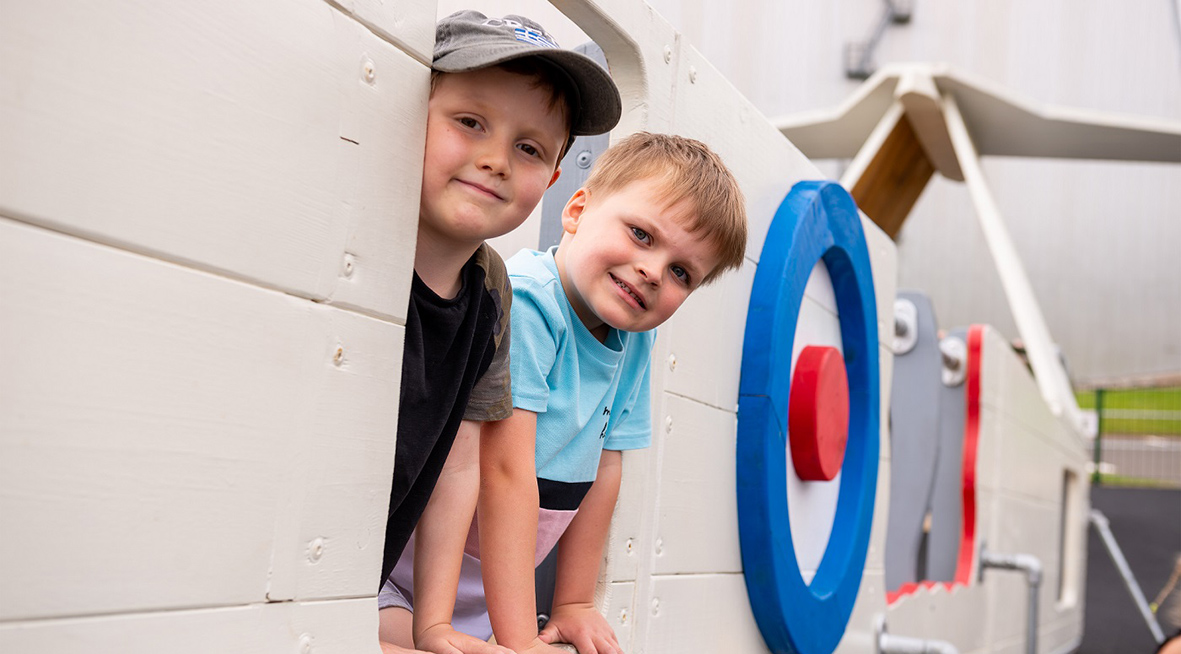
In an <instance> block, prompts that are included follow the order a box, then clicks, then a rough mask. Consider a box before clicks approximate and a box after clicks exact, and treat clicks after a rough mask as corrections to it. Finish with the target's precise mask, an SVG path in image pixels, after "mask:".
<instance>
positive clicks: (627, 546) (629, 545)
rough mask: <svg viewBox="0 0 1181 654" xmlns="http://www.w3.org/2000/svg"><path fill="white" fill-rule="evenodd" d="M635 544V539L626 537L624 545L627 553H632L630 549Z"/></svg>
mask: <svg viewBox="0 0 1181 654" xmlns="http://www.w3.org/2000/svg"><path fill="white" fill-rule="evenodd" d="M635 546H636V541H635V539H634V538H629V539H627V543H625V547H626V548H627V553H628V554H631V553H632V550H633V549H634V548H635Z"/></svg>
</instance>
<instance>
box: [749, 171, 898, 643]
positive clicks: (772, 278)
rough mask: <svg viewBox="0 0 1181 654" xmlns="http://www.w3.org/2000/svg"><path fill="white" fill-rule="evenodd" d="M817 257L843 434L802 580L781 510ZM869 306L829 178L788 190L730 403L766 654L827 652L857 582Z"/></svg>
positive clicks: (868, 515) (870, 392) (866, 461)
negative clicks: (818, 547)
mask: <svg viewBox="0 0 1181 654" xmlns="http://www.w3.org/2000/svg"><path fill="white" fill-rule="evenodd" d="M822 259H823V260H824V263H825V266H826V267H827V268H828V272H829V276H830V277H831V278H832V285H833V291H834V292H835V295H836V301H837V311H838V313H839V314H840V324H841V341H842V346H843V349H844V357H845V372H846V374H847V376H848V380H849V437H848V444H847V448H846V450H845V460H844V465H843V466H842V468H841V473H842V474H841V482H840V483H841V485H840V494H839V498H838V499H837V508H836V516H835V518H834V520H833V528H832V533H831V535H830V536H829V539H828V547H827V548H826V549H825V551H824V556H823V558H822V559H821V561H820V567H819V568H818V569H817V571H816V575H815V577H814V578H813V579H812V582H811V584H807V583H805V582H804V579H803V576H802V575H801V573H800V565H799V561H798V560H797V558H796V554H795V547H794V545H793V543H792V537H791V516H790V515H789V513H788V507H787V492H786V487H787V474H788V471H787V461H786V449H785V448H786V447H787V446H788V440H787V415H788V413H787V409H788V397H789V391H790V384H791V353H792V343H793V341H794V340H795V332H796V322H797V320H798V318H799V315H800V304H801V302H802V301H803V298H804V287H805V286H806V285H807V283H808V277H809V276H810V275H811V272H812V269H813V267H814V266H815V265H816V262H818V261H820V260H822ZM878 370H879V368H878V330H877V305H876V298H875V295H874V286H873V273H872V271H871V268H870V264H869V251H868V249H867V247H866V244H865V234H864V233H863V232H862V229H861V219H860V217H859V216H858V213H857V207H856V205H855V204H854V203H853V198H852V197H850V196H849V194H848V192H846V191H845V190H844V189H843V188H841V187H840V185H838V184H835V183H833V182H800V183H798V184H796V185H795V186H794V187H793V188H792V190H791V192H790V193H788V195H787V197H786V198H785V199H784V201H783V203H782V204H781V205H780V206H779V210H778V211H777V212H776V213H775V217H774V219H773V220H772V221H771V227H770V229H769V230H768V232H767V239H766V241H765V243H764V245H763V252H762V256H761V257H760V259H759V265H758V269H757V271H756V272H755V280H754V288H753V289H752V291H751V298H750V307H749V312H748V315H747V321H746V335H745V341H744V344H743V351H742V379H741V382H740V384H739V398H738V453H737V466H738V471H737V472H738V531H739V538H740V540H741V546H742V567H743V574H744V576H745V578H746V589H747V594H748V595H749V596H750V603H751V608H752V610H753V612H754V616H755V621H756V622H757V623H758V625H759V629H760V631H761V632H762V634H763V639H764V640H765V641H766V642H767V645H768V647H769V648H770V649H771V651H772V652H776V654H831V652H832V651H833V650H835V649H836V647H837V644H838V643H839V642H840V640H841V637H842V636H843V635H844V632H845V627H846V625H847V624H848V621H849V615H850V614H851V613H852V611H853V604H854V602H855V601H856V599H857V591H858V588H859V587H860V585H861V575H862V571H863V569H864V566H865V555H866V551H867V550H868V548H869V536H870V527H871V526H872V523H873V507H874V498H875V495H876V491H877V474H878V449H879V434H880V422H879V413H880V406H881V403H880V392H881V391H880V385H879V381H878Z"/></svg>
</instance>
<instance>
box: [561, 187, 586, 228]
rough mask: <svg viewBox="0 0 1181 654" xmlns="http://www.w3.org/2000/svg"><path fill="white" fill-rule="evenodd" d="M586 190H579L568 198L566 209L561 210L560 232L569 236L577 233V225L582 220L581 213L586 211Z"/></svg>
mask: <svg viewBox="0 0 1181 654" xmlns="http://www.w3.org/2000/svg"><path fill="white" fill-rule="evenodd" d="M586 200H587V192H586V188H585V187H583V188H580V189H578V190H577V191H575V192H574V195H571V196H570V200H569V201H567V202H566V207H565V208H563V209H562V230H563V231H566V232H569V233H571V234H573V233H575V232H577V231H578V223H579V221H580V220H582V212H583V211H584V210H586Z"/></svg>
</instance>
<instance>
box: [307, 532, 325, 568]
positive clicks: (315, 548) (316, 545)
mask: <svg viewBox="0 0 1181 654" xmlns="http://www.w3.org/2000/svg"><path fill="white" fill-rule="evenodd" d="M323 556H324V539H323V538H313V539H312V542H310V543H308V560H309V561H311V562H312V563H316V562H317V561H319V560H320V559H321V558H323Z"/></svg>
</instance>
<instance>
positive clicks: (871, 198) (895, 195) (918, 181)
mask: <svg viewBox="0 0 1181 654" xmlns="http://www.w3.org/2000/svg"><path fill="white" fill-rule="evenodd" d="M934 173H935V166H934V165H932V164H931V160H930V159H928V158H927V154H926V152H924V151H923V148H922V145H921V144H920V143H919V140H918V137H917V136H916V135H915V133H914V129H913V128H912V127H911V126H910V122H909V121H908V120H905V119H903V120H899V121H898V122H897V123H895V125H894V129H893V130H892V131H891V132H890V135H889V136H888V137H887V138H886V140H885V142H884V143H883V144H882V147H881V149H880V150H878V153H877V155H876V156H875V157H874V158H873V160H872V161H871V162H870V164H869V166H868V167H867V168H866V170H865V172H864V174H862V175H861V177H860V179H858V180H857V182H856V184H854V185H853V188H852V190H851V191H850V193H851V194H852V195H853V199H854V200H855V201H856V202H857V206H858V208H860V209H861V210H862V211H864V212H865V215H867V216H869V217H870V219H872V220H873V221H874V223H876V224H877V225H878V227H881V228H882V230H883V231H885V232H886V233H887V234H889V235H890V237H891V238H895V237H897V236H898V232H899V231H900V230H901V229H902V223H903V222H904V221H905V220H906V217H907V216H908V215H910V210H911V209H912V208H913V207H914V205H915V203H916V202H918V199H919V195H921V194H922V192H923V189H925V188H926V187H927V182H928V181H930V179H931V175H933V174H934Z"/></svg>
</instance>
